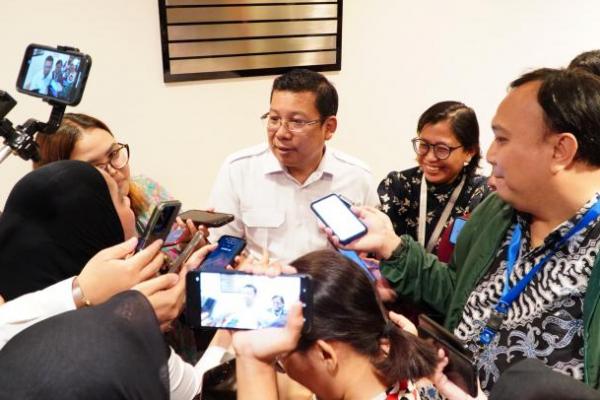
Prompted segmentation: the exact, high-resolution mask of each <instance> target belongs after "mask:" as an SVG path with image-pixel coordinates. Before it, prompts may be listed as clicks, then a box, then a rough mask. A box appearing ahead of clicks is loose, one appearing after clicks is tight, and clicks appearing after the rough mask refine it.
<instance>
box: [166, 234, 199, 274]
mask: <svg viewBox="0 0 600 400" xmlns="http://www.w3.org/2000/svg"><path fill="white" fill-rule="evenodd" d="M202 241H204V243H206V240H204V234H203V233H202V232H201V231H198V232H196V233H195V234H194V236H192V239H190V241H189V242H188V244H187V245H186V246H185V248H184V249H183V251H182V252H181V253H179V255H178V256H177V258H176V259H175V261H173V262H172V263H171V265H169V270H168V271H167V272H169V273H171V272H174V273H176V274H178V273H179V271H180V270H181V267H182V266H183V263H184V262H185V261H186V260H187V259H188V258H190V256H191V255H192V253H193V252H194V250H195V249H196V247H198V245H200V243H201V242H202Z"/></svg>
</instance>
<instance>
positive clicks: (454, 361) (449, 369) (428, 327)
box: [417, 314, 477, 397]
mask: <svg viewBox="0 0 600 400" xmlns="http://www.w3.org/2000/svg"><path fill="white" fill-rule="evenodd" d="M417 330H418V332H419V336H420V337H422V338H424V339H427V338H430V339H433V340H434V341H435V342H437V344H438V345H440V346H441V347H442V348H443V349H444V352H445V353H446V356H447V357H448V360H449V363H448V365H447V366H446V368H445V369H444V374H446V376H447V377H448V379H449V380H450V381H452V382H454V383H455V384H456V385H457V386H459V387H460V388H461V389H463V390H464V391H465V392H467V393H468V394H469V395H471V396H473V397H476V396H477V366H476V364H475V362H474V361H473V354H472V353H471V352H470V351H469V350H468V349H467V348H465V347H464V346H463V344H462V342H461V341H460V340H459V339H458V338H457V337H456V336H454V335H453V334H452V333H451V332H449V331H448V330H447V329H446V328H444V327H443V326H441V325H440V324H438V323H437V322H435V321H434V320H432V319H431V318H429V317H428V316H426V315H424V314H421V315H419V326H418V327H417Z"/></svg>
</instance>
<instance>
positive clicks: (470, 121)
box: [378, 101, 489, 260]
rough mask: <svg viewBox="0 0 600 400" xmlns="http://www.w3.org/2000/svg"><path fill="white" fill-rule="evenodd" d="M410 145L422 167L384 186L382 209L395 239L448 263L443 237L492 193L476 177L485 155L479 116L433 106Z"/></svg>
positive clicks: (456, 106) (447, 105)
mask: <svg viewBox="0 0 600 400" xmlns="http://www.w3.org/2000/svg"><path fill="white" fill-rule="evenodd" d="M412 144H413V148H414V150H415V153H416V154H417V162H418V163H419V166H418V167H416V168H411V169H408V170H406V171H392V172H390V173H389V174H388V176H387V177H386V178H385V179H384V180H383V181H381V183H380V184H379V188H378V193H379V198H380V199H381V204H382V208H383V211H384V212H385V213H386V214H387V215H388V216H389V217H390V219H391V220H392V223H393V225H394V230H395V231H396V234H398V235H403V234H408V235H411V236H412V237H413V238H414V239H416V240H418V241H419V242H420V243H421V244H422V245H423V246H425V247H426V248H427V250H428V251H430V252H433V253H434V254H437V255H438V257H440V258H441V259H444V260H447V259H449V258H450V255H451V251H446V250H445V249H442V248H441V246H443V245H442V238H443V237H444V236H445V235H444V233H445V232H444V231H445V230H446V229H447V228H448V227H449V226H451V224H452V223H453V221H454V219H455V218H456V217H461V216H464V215H465V214H468V213H470V212H472V211H473V209H474V208H475V207H476V206H477V205H478V204H479V203H480V202H481V200H483V198H484V197H485V196H486V195H487V194H488V193H489V190H488V187H487V183H486V181H487V179H486V178H485V177H483V176H480V175H477V174H476V171H477V168H478V165H479V160H480V159H481V153H480V149H479V125H478V123H477V117H476V115H475V112H474V111H473V109H471V108H469V107H467V106H466V105H464V104H463V103H459V102H457V101H443V102H440V103H436V104H434V105H433V106H431V107H429V108H428V109H427V110H426V111H425V112H424V113H423V115H421V117H420V118H419V122H418V124H417V137H416V138H414V139H412Z"/></svg>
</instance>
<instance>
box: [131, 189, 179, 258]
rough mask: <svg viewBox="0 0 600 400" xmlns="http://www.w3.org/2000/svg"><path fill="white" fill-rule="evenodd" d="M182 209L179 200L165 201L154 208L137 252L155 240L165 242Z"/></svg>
mask: <svg viewBox="0 0 600 400" xmlns="http://www.w3.org/2000/svg"><path fill="white" fill-rule="evenodd" d="M180 208H181V202H179V201H177V200H169V201H163V202H161V203H159V204H158V205H157V206H156V207H154V210H153V211H152V215H151V216H150V219H149V220H148V224H147V225H146V228H145V229H144V233H143V234H142V236H140V238H139V240H138V244H137V247H136V251H140V250H142V249H144V248H146V246H148V245H150V244H151V243H152V242H154V241H155V240H158V239H163V240H164V239H165V238H166V237H167V235H168V234H169V232H170V231H171V227H172V226H173V223H174V222H175V218H177V214H178V213H179V209H180Z"/></svg>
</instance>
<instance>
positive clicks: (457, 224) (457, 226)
mask: <svg viewBox="0 0 600 400" xmlns="http://www.w3.org/2000/svg"><path fill="white" fill-rule="evenodd" d="M466 222H467V220H466V219H464V218H460V217H458V218H456V219H455V220H454V222H453V223H452V232H450V238H449V239H448V240H449V242H450V243H452V244H456V241H457V240H458V235H459V234H460V231H461V230H462V228H463V227H464V226H465V223H466Z"/></svg>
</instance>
